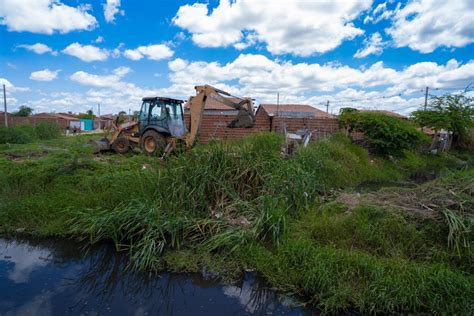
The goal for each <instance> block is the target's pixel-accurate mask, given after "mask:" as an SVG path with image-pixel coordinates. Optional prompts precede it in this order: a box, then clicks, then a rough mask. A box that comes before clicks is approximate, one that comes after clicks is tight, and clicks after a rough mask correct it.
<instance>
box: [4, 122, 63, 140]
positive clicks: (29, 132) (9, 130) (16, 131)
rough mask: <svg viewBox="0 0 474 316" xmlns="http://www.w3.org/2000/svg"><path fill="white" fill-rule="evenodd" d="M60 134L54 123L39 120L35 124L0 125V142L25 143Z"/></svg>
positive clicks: (51, 137) (55, 136)
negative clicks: (39, 121)
mask: <svg viewBox="0 0 474 316" xmlns="http://www.w3.org/2000/svg"><path fill="white" fill-rule="evenodd" d="M59 136H61V131H60V129H59V126H58V125H57V124H56V123H47V122H41V123H38V124H36V125H34V126H33V125H17V126H11V127H4V126H0V144H8V143H9V144H27V143H32V142H34V141H38V140H48V139H54V138H58V137H59Z"/></svg>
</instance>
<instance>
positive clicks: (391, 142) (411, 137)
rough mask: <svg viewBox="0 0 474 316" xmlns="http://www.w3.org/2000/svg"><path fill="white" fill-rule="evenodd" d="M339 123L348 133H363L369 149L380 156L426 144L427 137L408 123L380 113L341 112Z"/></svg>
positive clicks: (352, 110)
mask: <svg viewBox="0 0 474 316" xmlns="http://www.w3.org/2000/svg"><path fill="white" fill-rule="evenodd" d="M340 123H341V125H342V127H344V128H347V129H348V130H349V131H351V132H352V131H358V132H362V133H364V137H365V139H366V140H367V141H368V142H369V145H370V147H371V148H372V149H373V150H374V151H375V152H377V153H380V154H385V155H387V154H391V155H394V154H400V153H401V151H402V150H403V149H413V148H416V147H417V146H419V145H420V144H422V143H424V142H427V141H428V137H427V136H426V135H425V134H423V133H422V132H420V131H418V130H417V129H416V127H415V125H413V124H412V123H411V122H410V121H407V120H403V119H400V118H397V117H393V116H389V115H386V114H382V113H374V112H360V111H357V110H354V109H350V110H349V111H345V109H342V110H341V115H340Z"/></svg>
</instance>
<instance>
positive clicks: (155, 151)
mask: <svg viewBox="0 0 474 316" xmlns="http://www.w3.org/2000/svg"><path fill="white" fill-rule="evenodd" d="M140 145H141V148H142V150H143V152H144V153H145V154H147V155H148V156H161V155H163V152H164V150H165V148H166V139H165V138H164V137H163V135H161V134H159V133H157V132H155V131H153V130H150V131H147V132H145V134H143V136H142V138H141V144H140Z"/></svg>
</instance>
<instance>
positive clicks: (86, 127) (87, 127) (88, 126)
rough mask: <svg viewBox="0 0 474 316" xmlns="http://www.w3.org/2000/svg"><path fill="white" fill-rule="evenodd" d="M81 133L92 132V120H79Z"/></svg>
mask: <svg viewBox="0 0 474 316" xmlns="http://www.w3.org/2000/svg"><path fill="white" fill-rule="evenodd" d="M80 122H81V131H85V132H87V131H92V130H93V129H94V123H93V120H92V119H80Z"/></svg>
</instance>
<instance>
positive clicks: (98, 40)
mask: <svg viewBox="0 0 474 316" xmlns="http://www.w3.org/2000/svg"><path fill="white" fill-rule="evenodd" d="M102 42H104V37H103V36H97V38H96V39H95V41H94V43H102Z"/></svg>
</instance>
